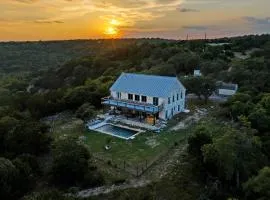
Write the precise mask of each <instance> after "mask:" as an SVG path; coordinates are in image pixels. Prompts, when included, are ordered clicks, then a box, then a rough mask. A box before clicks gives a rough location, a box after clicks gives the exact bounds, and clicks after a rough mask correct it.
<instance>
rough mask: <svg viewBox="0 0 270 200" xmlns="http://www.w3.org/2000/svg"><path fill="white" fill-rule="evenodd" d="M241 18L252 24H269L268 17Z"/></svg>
mask: <svg viewBox="0 0 270 200" xmlns="http://www.w3.org/2000/svg"><path fill="white" fill-rule="evenodd" d="M243 19H244V20H245V21H246V22H248V23H251V24H254V25H269V26H270V17H266V18H257V17H251V16H246V17H243Z"/></svg>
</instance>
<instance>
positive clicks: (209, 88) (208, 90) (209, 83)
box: [201, 78, 216, 104]
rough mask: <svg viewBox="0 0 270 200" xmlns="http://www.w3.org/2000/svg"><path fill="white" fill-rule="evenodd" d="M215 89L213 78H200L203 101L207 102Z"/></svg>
mask: <svg viewBox="0 0 270 200" xmlns="http://www.w3.org/2000/svg"><path fill="white" fill-rule="evenodd" d="M215 90H216V85H215V82H214V80H213V79H210V78H202V81H201V94H202V96H203V97H204V102H205V104H207V101H208V99H209V97H210V96H211V95H212V94H213V92H214V91H215Z"/></svg>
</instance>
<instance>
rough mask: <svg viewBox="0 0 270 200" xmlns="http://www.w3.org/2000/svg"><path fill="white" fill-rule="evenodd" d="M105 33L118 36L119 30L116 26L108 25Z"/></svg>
mask: <svg viewBox="0 0 270 200" xmlns="http://www.w3.org/2000/svg"><path fill="white" fill-rule="evenodd" d="M105 34H106V35H109V36H117V35H118V30H117V28H115V27H108V28H107V29H106V30H105Z"/></svg>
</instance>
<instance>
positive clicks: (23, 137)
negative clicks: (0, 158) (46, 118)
mask: <svg viewBox="0 0 270 200" xmlns="http://www.w3.org/2000/svg"><path fill="white" fill-rule="evenodd" d="M46 131H47V126H44V124H42V123H40V122H35V121H28V120H22V121H20V122H19V123H17V124H16V125H15V126H14V127H13V129H12V130H10V131H9V132H8V134H7V136H6V139H5V145H4V146H5V151H6V153H7V154H8V155H9V156H11V157H13V156H16V155H19V154H22V153H29V154H33V155H39V154H41V153H44V152H46V151H47V150H48V146H49V144H50V141H51V140H50V137H49V136H48V135H47V134H46Z"/></svg>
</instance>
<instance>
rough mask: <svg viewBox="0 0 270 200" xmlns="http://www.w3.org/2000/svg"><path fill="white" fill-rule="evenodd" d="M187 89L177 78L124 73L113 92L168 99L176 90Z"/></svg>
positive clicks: (114, 86) (113, 86) (115, 84)
mask: <svg viewBox="0 0 270 200" xmlns="http://www.w3.org/2000/svg"><path fill="white" fill-rule="evenodd" d="M180 87H183V88H185V87H184V86H183V85H182V84H181V82H180V81H179V80H178V79H177V77H168V76H154V75H144V74H131V73H122V74H121V76H120V77H119V78H118V79H117V80H116V81H115V83H114V84H113V85H112V87H111V89H110V90H111V91H116V92H126V93H131V94H138V95H145V96H151V97H168V96H170V95H171V92H172V90H173V89H175V88H180Z"/></svg>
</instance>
